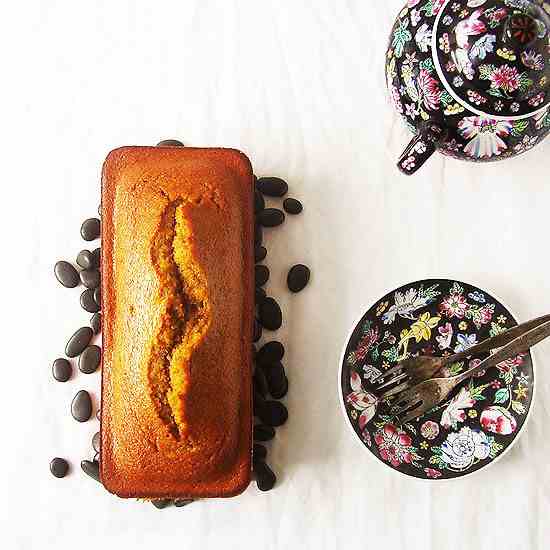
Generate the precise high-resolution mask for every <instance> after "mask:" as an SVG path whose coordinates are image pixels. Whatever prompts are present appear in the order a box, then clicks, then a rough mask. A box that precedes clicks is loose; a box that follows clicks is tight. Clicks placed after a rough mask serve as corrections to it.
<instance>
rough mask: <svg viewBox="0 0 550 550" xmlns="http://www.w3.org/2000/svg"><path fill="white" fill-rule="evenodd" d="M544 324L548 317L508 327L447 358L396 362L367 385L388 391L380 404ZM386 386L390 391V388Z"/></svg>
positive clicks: (381, 397)
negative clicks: (443, 371)
mask: <svg viewBox="0 0 550 550" xmlns="http://www.w3.org/2000/svg"><path fill="white" fill-rule="evenodd" d="M548 321H550V315H543V316H542V317H537V318H536V319H533V320H531V321H527V322H525V323H522V324H521V325H517V326H515V327H512V328H511V329H508V330H506V331H505V332H502V333H500V334H498V335H497V336H493V337H492V338H487V339H486V340H484V341H483V342H480V343H479V344H477V345H475V346H472V347H470V348H468V349H466V350H464V351H461V352H460V353H455V354H454V355H450V356H448V357H430V356H426V355H421V356H419V357H412V358H410V359H405V360H404V361H400V362H399V363H398V364H397V365H396V366H395V367H393V368H391V369H390V370H388V371H386V372H384V373H381V374H380V375H379V376H377V377H376V378H374V379H373V380H372V381H371V382H376V381H377V380H378V381H379V382H380V384H379V385H378V386H377V387H376V388H375V390H374V392H375V393H376V394H378V392H379V391H380V390H383V389H384V388H389V389H387V390H386V391H385V392H384V393H383V394H382V395H378V398H379V400H380V401H384V400H386V399H388V398H389V397H392V396H395V395H397V394H399V393H401V392H403V391H405V390H407V389H409V388H411V387H412V386H414V385H416V384H419V383H420V382H424V381H425V380H429V379H430V378H433V377H434V376H435V375H436V374H437V373H438V372H439V371H440V370H441V369H442V368H443V367H445V366H447V365H451V364H453V363H458V362H459V361H462V360H463V359H466V358H467V357H471V356H473V355H479V354H480V353H484V352H488V351H491V350H492V349H495V348H499V347H502V346H504V345H506V344H508V343H509V342H511V341H512V340H514V339H515V338H517V337H519V336H521V335H522V334H525V333H526V332H528V331H530V330H531V329H533V328H535V327H538V326H539V325H542V324H543V323H546V322H548ZM395 384H397V385H395ZM390 386H393V387H391V388H390Z"/></svg>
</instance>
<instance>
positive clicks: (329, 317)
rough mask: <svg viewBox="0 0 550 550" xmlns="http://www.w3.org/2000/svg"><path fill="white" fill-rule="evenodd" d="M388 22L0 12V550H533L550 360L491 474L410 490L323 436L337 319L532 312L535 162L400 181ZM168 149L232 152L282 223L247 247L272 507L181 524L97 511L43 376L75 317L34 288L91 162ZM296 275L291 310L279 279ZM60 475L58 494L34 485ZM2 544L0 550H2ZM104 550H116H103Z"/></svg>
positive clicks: (208, 13) (543, 216) (85, 5)
mask: <svg viewBox="0 0 550 550" xmlns="http://www.w3.org/2000/svg"><path fill="white" fill-rule="evenodd" d="M401 1H402V0H387V1H385V2H381V1H376V2H373V1H368V0H367V1H365V0H345V1H344V0H342V1H339V2H336V1H333V0H277V1H275V0H260V1H258V0H178V1H173V2H168V1H159V0H157V1H155V2H135V1H131V0H111V1H96V2H74V1H69V0H66V1H61V0H59V1H53V0H52V1H49V2H40V1H38V0H34V1H33V0H21V1H20V2H10V3H9V4H7V5H5V6H4V10H3V16H2V32H1V33H0V45H1V46H2V52H3V54H4V55H3V56H2V57H3V61H2V65H3V71H2V73H3V78H2V86H1V89H0V96H1V97H2V107H3V109H2V111H3V114H2V117H1V119H0V120H1V125H2V131H1V134H2V137H1V138H0V139H1V140H2V149H1V150H2V153H3V154H2V176H1V189H2V191H1V193H2V216H1V218H2V221H1V223H2V228H1V230H2V248H3V268H2V283H3V285H2V288H3V293H2V294H3V304H4V307H3V311H2V315H1V318H2V334H3V341H2V359H3V360H2V370H3V374H4V378H3V383H2V392H1V395H2V398H1V401H2V410H3V423H2V424H3V429H2V432H3V433H2V436H1V439H2V453H1V455H2V457H1V460H2V462H3V464H2V469H1V471H2V476H3V477H5V478H6V479H5V481H4V483H3V484H2V486H3V487H7V494H6V493H5V492H4V494H3V495H2V497H3V498H2V499H1V500H2V501H3V506H5V507H6V508H7V511H6V512H4V513H3V514H2V515H1V516H0V517H1V519H0V522H1V524H2V525H1V529H0V533H1V535H0V539H1V540H2V541H3V542H2V543H1V546H2V547H3V548H6V549H10V550H11V549H27V548H29V549H30V548H32V549H34V548H41V549H42V548H56V549H59V550H61V549H68V548H78V549H79V550H86V549H98V548H111V547H118V548H134V549H138V548H144V549H145V548H160V547H165V548H166V547H168V546H169V545H170V547H173V548H189V549H191V548H196V549H206V548H239V549H241V550H245V549H248V548H263V549H265V550H268V549H272V548H291V549H299V548H308V549H309V548H316V549H331V550H332V549H334V548H387V549H397V548H407V549H408V550H416V549H418V550H420V549H422V550H441V549H445V550H463V549H465V548H471V549H478V548H479V549H481V548H483V549H485V548H503V549H505V550H515V549H518V550H519V549H522V550H524V549H543V548H548V544H549V543H550V521H549V511H550V466H549V455H550V427H549V421H550V409H549V405H548V403H549V401H550V376H549V373H548V372H546V371H547V370H549V369H550V364H549V363H550V362H549V360H548V358H547V354H548V353H549V352H550V343H545V344H542V345H541V346H540V347H539V348H538V349H537V351H536V357H537V359H538V388H537V396H536V403H535V408H534V411H533V414H532V416H531V420H530V422H529V426H528V428H527V430H526V431H525V433H524V434H523V435H522V437H521V440H520V441H519V443H518V444H517V445H516V446H515V447H514V449H513V450H512V451H511V452H510V453H509V454H508V455H507V456H506V457H505V458H504V459H503V460H502V461H501V462H499V463H498V464H497V465H495V466H494V467H492V468H489V469H487V470H484V471H482V472H480V473H478V474H476V475H474V476H471V477H467V478H465V479H463V480H459V481H456V482H452V483H421V482H416V481H414V480H411V479H409V478H406V477H404V476H399V475H396V474H395V473H393V472H392V471H390V470H389V469H388V468H384V467H382V466H379V465H377V464H376V463H375V462H374V461H373V460H371V459H370V457H368V456H367V455H366V454H365V452H363V451H362V450H361V449H360V448H359V447H358V446H357V445H356V442H355V441H353V438H352V435H351V433H350V432H349V431H348V427H347V426H346V424H345V422H344V419H343V417H342V414H341V412H340V408H339V403H338V393H337V369H338V359H339V355H340V352H341V347H342V345H343V344H344V340H345V336H346V334H347V332H348V330H349V328H350V326H351V324H352V322H353V321H354V320H355V319H356V318H357V316H358V315H359V314H360V313H361V312H362V311H363V310H364V309H365V307H367V306H369V305H370V304H371V303H372V302H373V301H374V300H375V299H377V298H378V297H380V296H381V295H382V294H383V293H385V292H386V291H387V290H389V289H392V288H394V287H396V286H398V285H399V284H401V283H404V282H407V281H411V280H416V279H419V278H423V277H428V276H438V275H447V276H451V277H455V278H458V279H462V280H464V281H470V282H473V283H475V284H477V285H479V286H481V287H482V288H485V289H487V290H488V291H490V292H493V293H494V294H495V295H497V296H499V297H500V298H501V299H502V300H503V301H504V302H505V303H506V304H508V305H509V307H510V308H511V309H512V310H513V311H515V312H517V315H518V317H519V318H520V319H522V320H525V319H527V318H531V317H534V316H536V315H539V314H542V313H547V312H548V311H550V269H549V268H550V247H549V245H548V239H549V234H550V233H549V217H550V216H549V209H550V186H549V185H548V184H549V183H550V182H549V176H548V159H549V154H550V140H547V141H546V142H545V143H544V144H542V145H541V146H539V147H538V148H537V149H536V150H534V151H533V152H531V153H529V154H528V155H526V156H524V157H522V158H519V159H515V160H511V161H507V162H505V163H501V164H494V165H485V166H474V165H469V164H464V163H460V162H456V161H451V160H444V159H443V158H441V157H438V158H434V159H433V161H432V162H431V163H430V164H429V166H427V167H426V169H425V170H424V171H423V172H422V173H421V174H419V175H418V177H416V178H414V179H406V178H405V177H404V176H401V175H399V174H398V173H397V171H396V169H395V168H394V162H395V160H396V157H397V155H398V154H399V153H400V150H401V148H402V147H403V146H404V145H405V142H406V141H407V139H408V134H407V132H406V130H405V129H404V128H403V126H402V124H401V122H400V121H399V120H398V119H397V117H396V116H394V114H393V112H392V110H391V108H390V107H389V105H388V102H387V100H386V95H385V90H384V76H383V73H384V71H383V61H384V53H385V48H386V42H387V36H388V33H389V31H390V28H391V24H392V23H393V20H394V17H395V16H396V14H397V12H398V11H399V9H400V8H401ZM167 137H178V138H181V139H183V140H184V141H185V142H186V143H188V144H193V145H204V146H214V145H216V146H231V147H237V148H240V149H242V150H243V151H245V152H246V153H247V154H248V155H249V156H250V157H251V158H252V159H253V163H254V166H255V170H256V172H257V173H258V174H260V175H261V174H274V175H279V176H282V177H284V178H286V179H287V180H288V181H289V183H290V185H291V194H292V195H293V196H296V197H298V198H300V199H301V200H303V202H304V205H305V211H304V213H303V215H301V216H299V217H296V218H292V219H288V221H287V223H286V224H285V225H284V227H283V228H282V229H280V230H278V231H273V232H269V234H268V236H267V246H268V249H269V257H268V258H269V265H270V267H271V269H272V278H271V281H270V282H269V284H268V289H269V292H270V293H272V294H273V295H275V296H276V297H278V298H279V299H280V301H281V303H282V306H283V308H284V313H285V325H284V327H283V328H282V329H281V330H280V331H279V334H277V336H278V337H279V338H281V340H282V341H283V342H284V343H285V345H286V347H287V356H286V359H285V363H286V366H287V370H288V375H289V378H290V382H291V388H290V392H289V395H288V399H287V402H288V408H289V411H290V419H289V422H288V424H287V425H286V426H285V427H284V428H282V429H280V430H278V432H277V438H276V440H275V441H274V442H273V444H272V445H270V450H269V461H270V463H271V464H272V466H273V468H274V470H275V471H276V472H277V474H278V483H277V487H276V489H275V490H273V491H272V492H270V493H267V494H262V493H259V491H258V490H257V489H256V487H255V486H250V487H249V489H248V490H247V491H246V492H245V494H243V495H242V496H241V497H239V498H236V499H232V500H228V501H223V502H222V501H204V502H199V503H195V504H193V505H192V506H190V507H188V508H186V509H183V510H179V509H171V510H165V511H158V510H156V509H154V508H153V507H152V506H151V505H149V504H144V503H139V502H127V501H123V500H119V499H117V498H115V497H113V496H111V495H109V494H107V493H106V492H105V491H103V490H102V489H101V487H100V486H99V485H98V484H96V483H95V482H93V481H92V480H90V479H88V478H87V477H85V476H84V475H83V474H82V472H81V471H80V468H79V462H80V459H81V458H84V457H88V458H89V457H90V456H91V451H90V443H89V442H90V438H91V436H92V434H93V433H94V432H95V431H96V429H97V423H96V422H95V421H90V422H88V423H86V424H78V423H76V422H75V421H73V420H72V419H71V417H70V414H69V406H70V401H71V398H72V396H73V395H74V393H76V391H77V390H78V389H81V388H85V389H90V390H92V391H93V392H96V390H97V388H98V385H99V379H100V374H99V373H96V374H94V375H83V374H78V375H77V376H76V377H75V378H74V379H73V380H72V381H71V382H69V383H67V384H59V383H55V382H54V381H53V380H52V378H51V373H50V365H51V361H52V360H53V359H54V358H56V357H58V356H61V355H62V353H63V349H64V345H65V342H66V339H67V337H68V336H69V335H70V334H72V332H73V330H74V329H76V328H77V327H78V326H80V325H81V324H83V323H86V322H87V319H88V315H86V314H84V312H83V311H82V310H80V309H79V306H78V295H79V290H78V289H74V290H65V289H62V288H61V287H60V286H59V285H58V284H57V283H56V281H55V280H54V277H53V273H52V269H53V264H54V261H55V260H56V259H59V258H69V259H72V258H74V257H75V255H76V252H78V250H80V249H81V248H83V247H84V246H83V244H82V242H81V241H80V239H79V227H80V223H81V221H82V220H83V219H84V218H85V217H88V216H93V215H94V213H95V212H96V208H97V204H98V202H99V173H100V167H101V162H102V160H103V158H104V157H105V155H106V153H107V152H108V151H109V150H110V149H112V148H114V147H117V146H119V145H123V144H153V143H155V142H156V141H157V140H159V139H161V138H167ZM295 262H304V263H306V264H308V265H311V267H312V270H313V278H312V281H311V284H310V286H309V287H308V289H307V290H306V291H304V292H303V293H302V294H299V295H296V296H289V293H288V292H286V291H285V275H286V270H287V268H288V266H289V265H291V264H293V263H295ZM53 456H63V457H67V458H68V459H70V461H71V464H72V466H73V470H72V473H71V475H70V476H69V477H67V478H65V479H63V480H57V479H54V478H53V477H52V476H51V475H50V474H49V471H48V463H49V460H50V458H51V457H53ZM4 541H5V542H6V544H4ZM115 545H118V546H115Z"/></svg>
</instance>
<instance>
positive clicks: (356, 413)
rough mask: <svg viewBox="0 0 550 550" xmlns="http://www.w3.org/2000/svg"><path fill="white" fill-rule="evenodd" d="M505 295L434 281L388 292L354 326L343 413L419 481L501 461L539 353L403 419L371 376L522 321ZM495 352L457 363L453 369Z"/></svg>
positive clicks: (523, 414)
mask: <svg viewBox="0 0 550 550" xmlns="http://www.w3.org/2000/svg"><path fill="white" fill-rule="evenodd" d="M516 324H517V323H516V320H515V319H514V318H513V317H512V315H511V314H510V312H509V311H508V310H507V309H506V307H504V306H503V305H502V304H501V303H500V302H499V301H498V300H496V299H495V298H493V297H492V296H491V295H490V294H488V293H487V292H485V291H483V290H480V289H479V288H476V287H474V286H472V285H468V284H466V283H462V282H459V281H453V280H449V279H429V280H424V281H418V282H416V283H411V284H408V285H405V286H402V287H401V288H398V289H397V290H395V291H393V292H390V293H389V294H387V295H386V296H384V297H383V298H382V299H381V300H379V301H378V302H376V303H375V304H374V305H373V306H372V307H371V308H370V309H369V310H368V311H367V313H366V314H365V315H364V316H363V317H362V318H361V320H360V321H359V323H358V324H357V325H356V327H355V328H354V330H353V332H352V334H351V337H350V338H349V341H348V343H347V346H346V349H345V351H344V354H343V356H342V361H341V371H340V392H341V401H342V406H343V409H344V413H345V415H346V417H347V418H348V420H349V424H350V425H351V427H352V429H353V431H354V432H355V434H356V435H357V437H358V438H359V439H360V441H361V442H362V443H363V445H364V446H365V447H366V448H367V449H368V451H369V452H371V453H372V454H373V455H374V456H375V457H376V458H377V459H378V460H380V461H382V462H383V463H384V464H386V465H387V466H389V467H390V468H393V469H394V470H397V471H399V472H401V473H403V474H407V475H409V476H413V477H416V478H421V479H450V478H456V477H461V476H464V475H467V474H470V473H472V472H475V471H477V470H480V469H481V468H484V467H485V466H487V465H489V464H490V463H491V462H493V461H494V460H496V459H498V458H499V457H500V456H501V455H502V454H503V453H504V452H505V451H506V450H507V449H508V448H509V447H510V446H511V445H512V444H513V443H514V441H515V439H516V438H517V436H518V434H519V433H520V431H521V429H522V427H523V425H524V423H525V421H526V419H527V416H528V412H529V408H530V406H531V401H532V398H533V389H534V371H533V362H532V358H531V354H530V353H527V354H522V355H520V356H517V357H513V358H511V359H509V360H506V361H504V362H503V363H501V364H499V365H498V367H496V368H491V369H489V370H487V371H485V372H482V373H480V374H478V375H477V376H475V377H474V378H472V379H471V380H469V381H466V382H464V383H463V384H462V385H461V386H459V387H458V388H457V389H456V390H455V391H454V392H453V393H452V394H451V395H450V396H449V398H448V399H447V400H446V401H445V402H443V403H441V404H440V405H438V406H437V407H435V408H434V409H432V410H431V411H430V412H429V413H427V414H426V415H424V416H423V417H421V418H419V419H416V420H415V421H412V422H410V423H407V424H405V425H399V424H398V423H397V422H396V421H395V418H394V417H393V416H392V414H391V411H390V408H389V407H388V406H387V404H384V403H379V402H378V401H377V399H376V397H375V395H374V386H373V383H372V380H373V378H374V377H376V376H377V375H379V374H380V373H381V372H384V371H386V370H388V369H389V368H390V367H391V366H392V365H394V364H395V363H396V362H398V361H401V360H403V359H405V358H408V357H414V356H416V355H419V354H421V355H442V356H446V355H451V354H453V353H455V352H460V351H462V350H464V349H466V348H468V347H470V346H472V345H474V344H476V343H478V342H481V341H482V340H485V339H486V338H489V337H490V336H494V335H496V334H498V333H500V332H502V331H504V330H506V329H508V328H510V327H513V326H515V325H516ZM486 356H487V355H484V356H483V355H482V356H479V357H475V358H471V359H470V360H469V361H462V362H459V363H454V364H451V365H449V366H448V367H446V368H445V372H444V373H443V374H444V375H445V376H451V375H454V374H458V373H460V372H463V371H464V370H466V369H468V368H470V367H472V366H475V364H477V363H479V362H480V361H481V360H482V359H484V358H485V357H486Z"/></svg>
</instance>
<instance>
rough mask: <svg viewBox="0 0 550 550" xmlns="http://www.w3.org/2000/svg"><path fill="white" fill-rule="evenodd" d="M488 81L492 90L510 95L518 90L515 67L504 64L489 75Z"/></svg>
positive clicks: (518, 79) (518, 75)
mask: <svg viewBox="0 0 550 550" xmlns="http://www.w3.org/2000/svg"><path fill="white" fill-rule="evenodd" d="M490 80H491V86H492V87H493V88H496V89H499V90H503V91H504V92H506V93H510V92H515V91H516V90H517V89H518V88H519V84H520V74H519V72H518V70H517V69H516V68H515V67H512V66H510V65H508V64H504V65H501V66H500V67H498V68H497V69H496V70H495V71H493V72H492V73H491V75H490Z"/></svg>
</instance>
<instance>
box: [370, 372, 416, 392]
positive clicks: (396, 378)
mask: <svg viewBox="0 0 550 550" xmlns="http://www.w3.org/2000/svg"><path fill="white" fill-rule="evenodd" d="M408 377H409V375H408V374H407V373H405V372H404V373H402V374H399V375H397V376H394V377H393V378H390V380H388V381H387V382H384V383H383V384H380V386H378V387H377V388H376V389H377V390H383V389H384V388H387V387H388V386H391V385H392V384H396V383H398V382H401V381H402V380H406V379H407V378H408Z"/></svg>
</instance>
